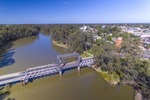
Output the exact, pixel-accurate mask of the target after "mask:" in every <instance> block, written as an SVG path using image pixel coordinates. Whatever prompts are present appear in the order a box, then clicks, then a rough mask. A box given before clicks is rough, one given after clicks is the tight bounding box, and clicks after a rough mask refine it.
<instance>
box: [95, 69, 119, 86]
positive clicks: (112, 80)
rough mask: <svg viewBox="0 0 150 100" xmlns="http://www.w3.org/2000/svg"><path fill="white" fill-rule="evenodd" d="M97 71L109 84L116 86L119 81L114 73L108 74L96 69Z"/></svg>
mask: <svg viewBox="0 0 150 100" xmlns="http://www.w3.org/2000/svg"><path fill="white" fill-rule="evenodd" d="M97 71H98V72H99V73H100V75H101V76H102V77H103V78H104V79H105V80H106V81H107V82H108V83H110V84H113V85H116V84H117V83H118V82H119V81H120V78H119V75H117V74H116V73H113V74H109V73H108V72H107V71H103V70H101V69H100V68H98V69H97Z"/></svg>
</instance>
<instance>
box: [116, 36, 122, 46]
mask: <svg viewBox="0 0 150 100" xmlns="http://www.w3.org/2000/svg"><path fill="white" fill-rule="evenodd" d="M121 45H122V37H118V38H117V40H116V47H117V48H121Z"/></svg>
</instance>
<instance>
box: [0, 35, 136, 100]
mask: <svg viewBox="0 0 150 100" xmlns="http://www.w3.org/2000/svg"><path fill="white" fill-rule="evenodd" d="M12 44H13V45H12ZM3 51H5V52H4V54H3V56H4V57H3V59H1V63H0V66H1V68H0V75H2V74H8V73H13V72H18V71H23V70H26V69H27V68H30V67H34V66H38V65H44V64H49V63H56V56H57V55H59V54H64V53H66V51H65V50H64V49H63V48H61V47H58V46H54V45H52V42H51V41H50V36H49V35H48V36H47V35H43V34H39V36H34V37H28V38H23V39H19V40H16V41H14V42H12V43H11V45H9V46H7V48H6V49H5V50H3ZM6 66H9V67H6ZM9 90H10V91H11V94H10V97H13V98H15V99H16V100H133V98H134V89H132V88H131V87H130V86H128V85H125V86H115V87H112V86H110V85H108V83H107V82H106V81H105V80H104V79H102V78H101V76H100V75H99V74H97V73H96V72H95V71H94V70H92V69H90V68H84V69H81V71H80V72H78V71H77V69H73V70H70V71H65V72H64V74H63V76H61V77H60V76H59V75H54V76H49V77H44V78H41V79H37V80H34V81H33V82H32V83H29V84H27V85H26V86H21V83H20V84H16V85H13V86H12V87H11V88H10V89H9Z"/></svg>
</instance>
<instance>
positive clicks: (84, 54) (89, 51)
mask: <svg viewBox="0 0 150 100" xmlns="http://www.w3.org/2000/svg"><path fill="white" fill-rule="evenodd" d="M81 57H82V58H86V57H93V54H92V50H91V49H90V50H88V51H85V52H84V53H83V54H81Z"/></svg>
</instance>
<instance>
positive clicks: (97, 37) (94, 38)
mask: <svg viewBox="0 0 150 100" xmlns="http://www.w3.org/2000/svg"><path fill="white" fill-rule="evenodd" d="M100 39H101V37H100V36H98V35H94V36H93V40H94V41H97V40H100Z"/></svg>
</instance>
